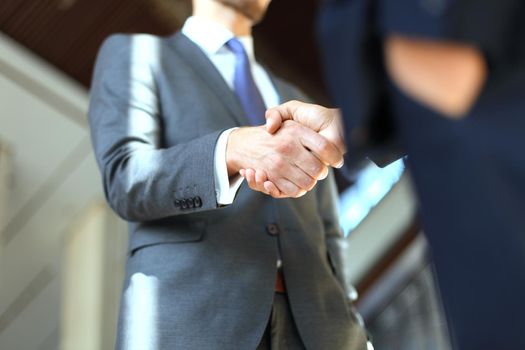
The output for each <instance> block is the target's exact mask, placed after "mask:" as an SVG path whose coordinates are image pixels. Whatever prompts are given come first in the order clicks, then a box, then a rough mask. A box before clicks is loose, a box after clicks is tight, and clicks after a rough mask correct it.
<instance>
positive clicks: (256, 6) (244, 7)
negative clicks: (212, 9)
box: [216, 0, 270, 24]
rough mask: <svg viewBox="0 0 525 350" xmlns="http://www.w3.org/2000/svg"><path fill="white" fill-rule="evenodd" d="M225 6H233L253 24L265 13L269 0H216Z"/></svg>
mask: <svg viewBox="0 0 525 350" xmlns="http://www.w3.org/2000/svg"><path fill="white" fill-rule="evenodd" d="M216 1H218V2H220V3H222V4H224V5H226V6H229V7H233V8H235V9H236V10H237V11H238V12H240V13H242V14H243V15H244V16H246V17H247V18H249V19H250V20H251V21H252V22H253V23H254V24H255V23H259V22H260V21H261V20H262V19H263V18H264V15H265V14H266V10H267V9H268V5H269V4H270V0H216Z"/></svg>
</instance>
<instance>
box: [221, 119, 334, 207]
mask: <svg viewBox="0 0 525 350" xmlns="http://www.w3.org/2000/svg"><path fill="white" fill-rule="evenodd" d="M341 157H342V155H341V153H340V151H339V149H338V148H337V147H336V146H334V145H333V144H332V143H331V142H329V141H327V140H326V139H325V138H324V137H323V136H321V135H319V134H318V133H317V132H315V131H313V130H311V129H310V128H308V127H306V126H303V125H301V124H299V123H296V122H294V121H291V120H288V121H284V122H282V123H281V125H280V128H279V130H278V131H277V132H275V133H274V134H270V133H268V132H267V131H266V128H265V127H264V126H260V127H243V128H239V129H236V130H234V131H232V133H231V134H230V136H229V138H228V145H227V147H226V164H227V167H228V174H229V175H233V174H235V173H239V172H241V169H257V171H258V172H259V174H260V175H259V177H260V178H261V179H262V178H263V177H264V181H268V182H271V183H272V185H273V186H274V187H271V186H270V187H269V188H270V189H271V190H272V191H273V194H275V196H279V198H282V197H300V196H302V195H304V194H305V193H306V192H307V191H310V190H311V189H312V188H313V187H314V186H315V184H316V183H317V180H319V179H323V178H325V177H326V176H327V174H328V168H327V167H326V165H325V164H324V163H323V162H322V161H320V159H323V160H326V161H327V162H328V163H329V164H334V163H338V162H339V161H340V159H341ZM252 172H253V176H254V177H255V176H256V175H255V170H250V174H252ZM242 174H245V172H244V171H242V173H241V175H242ZM257 188H260V189H259V190H261V191H262V192H264V193H267V194H272V191H269V190H264V185H263V186H262V187H257ZM276 189H278V191H279V192H278V193H277V192H276Z"/></svg>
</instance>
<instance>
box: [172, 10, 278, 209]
mask: <svg viewBox="0 0 525 350" xmlns="http://www.w3.org/2000/svg"><path fill="white" fill-rule="evenodd" d="M182 33H183V34H184V35H186V36H187V37H188V38H189V39H190V40H191V41H193V42H194V43H195V44H197V46H199V47H200V48H201V49H202V51H203V52H204V54H205V55H206V56H207V57H208V58H209V59H210V61H211V62H212V63H213V65H214V66H215V67H216V68H217V70H218V71H219V73H220V74H221V75H222V77H223V78H224V80H225V82H226V84H228V86H229V87H230V89H232V90H233V86H234V77H235V54H234V53H233V52H231V51H230V50H229V49H228V48H227V47H226V46H225V44H226V43H227V42H228V40H230V39H231V38H233V37H234V34H233V33H232V32H231V31H229V30H228V29H227V28H225V27H224V26H222V25H221V24H219V23H216V22H213V21H210V20H208V19H206V18H201V17H197V16H193V17H190V18H188V19H187V20H186V22H185V23H184V26H183V27H182ZM238 39H239V41H240V42H241V43H242V45H243V46H244V49H245V50H246V54H247V55H248V58H249V59H250V63H251V70H252V75H253V78H254V80H255V84H256V85H257V87H258V88H259V91H260V92H261V95H262V98H263V100H264V103H265V105H266V107H267V108H270V107H273V106H276V105H278V104H279V95H278V93H277V90H275V87H274V86H273V83H272V81H271V79H270V77H269V76H268V73H267V72H266V71H265V70H264V69H263V68H262V67H261V66H260V65H259V64H258V63H257V61H256V60H255V55H254V50H253V38H252V37H251V36H242V37H239V38H238ZM234 129H235V128H232V129H228V130H226V131H224V132H223V133H222V134H221V135H220V136H219V139H218V141H217V145H216V147H215V173H214V176H215V193H216V196H217V203H218V204H220V205H228V204H231V203H233V199H234V198H235V194H236V193H237V190H238V189H239V187H240V186H241V183H242V180H243V178H242V177H241V176H240V175H237V176H235V177H233V178H232V179H230V178H229V177H228V169H227V166H226V146H227V143H228V136H229V135H230V133H231V132H232V130H234ZM230 180H231V182H230Z"/></svg>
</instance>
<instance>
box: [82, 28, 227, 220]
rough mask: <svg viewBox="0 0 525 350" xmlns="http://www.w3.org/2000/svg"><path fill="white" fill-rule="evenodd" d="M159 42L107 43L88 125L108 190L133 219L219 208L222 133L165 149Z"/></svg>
mask: <svg viewBox="0 0 525 350" xmlns="http://www.w3.org/2000/svg"><path fill="white" fill-rule="evenodd" d="M155 40H156V39H155V38H154V37H146V36H125V35H115V36H112V37H110V38H109V39H108V40H106V42H105V43H104V44H103V46H102V48H101V50H100V52H99V55H98V58H97V62H96V67H95V72H94V77H93V83H92V89H91V93H90V105H89V122H90V127H91V135H92V142H93V146H94V149H95V156H96V159H97V162H98V165H99V167H100V170H101V173H102V179H103V185H104V192H105V195H106V198H107V200H108V202H109V204H110V206H111V207H112V208H113V209H114V210H115V211H116V212H117V213H118V214H119V215H120V216H121V217H122V218H124V219H126V220H129V221H149V220H155V219H160V218H165V217H169V216H173V215H179V214H187V213H194V212H197V211H202V210H209V209H214V208H217V207H218V206H217V203H216V196H215V184H214V176H213V169H214V148H215V144H216V141H217V138H218V136H219V134H220V131H217V132H215V133H212V134H209V135H206V136H202V137H199V138H196V139H194V140H192V141H190V142H187V143H181V144H177V145H176V146H173V147H170V148H163V147H162V138H163V136H162V122H161V118H160V106H159V99H158V96H159V94H158V91H157V86H156V84H155V79H154V73H153V71H154V68H155V67H154V62H155V54H154V48H155ZM138 41H141V43H142V44H143V45H137V42H138ZM139 48H140V49H139ZM144 48H146V49H147V50H144ZM148 48H150V49H151V50H149V49H148ZM141 50H142V52H141Z"/></svg>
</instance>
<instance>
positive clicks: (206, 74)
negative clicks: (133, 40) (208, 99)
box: [171, 32, 247, 126]
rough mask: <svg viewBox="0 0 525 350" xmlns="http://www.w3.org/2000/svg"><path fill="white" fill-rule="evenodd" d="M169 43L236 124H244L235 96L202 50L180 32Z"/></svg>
mask: <svg viewBox="0 0 525 350" xmlns="http://www.w3.org/2000/svg"><path fill="white" fill-rule="evenodd" d="M171 43H173V45H171V46H172V49H174V51H175V53H176V54H177V55H179V56H180V57H181V58H182V59H183V60H184V61H185V62H186V63H187V64H188V66H190V67H191V68H192V69H193V71H194V72H195V73H196V74H197V75H198V76H200V77H201V79H202V80H203V81H204V82H205V85H207V86H208V87H209V88H210V89H211V90H212V91H213V92H214V93H215V95H216V96H217V97H218V98H219V100H220V101H222V103H223V104H224V105H225V106H226V107H227V108H228V110H229V111H230V114H231V116H232V117H233V119H234V121H235V122H236V124H237V125H239V126H241V125H246V124H247V120H246V118H245V116H244V112H243V110H242V107H241V104H240V103H239V100H238V98H237V96H236V95H235V93H234V92H233V91H232V90H231V89H230V87H229V86H228V84H227V83H226V82H225V81H224V79H223V77H222V75H221V74H220V73H219V71H218V70H217V68H215V66H214V65H213V63H212V62H211V61H210V60H209V59H208V57H206V55H205V54H204V52H202V50H201V49H200V48H199V47H198V46H197V45H196V44H195V43H194V42H192V41H191V40H190V39H188V38H187V37H186V36H185V35H184V34H182V33H181V32H178V33H176V34H174V35H173V37H172V40H171Z"/></svg>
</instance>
